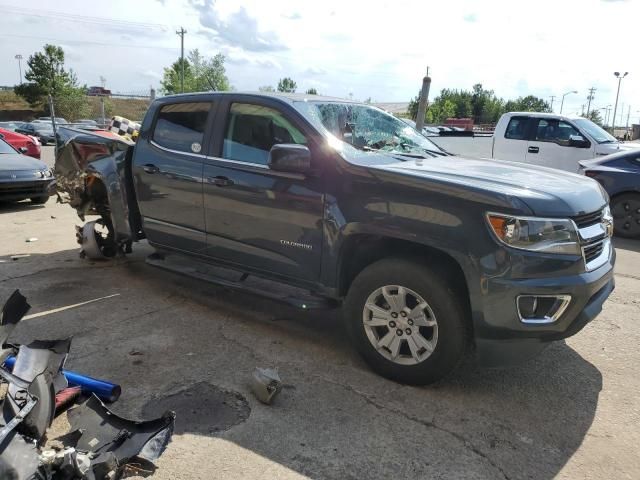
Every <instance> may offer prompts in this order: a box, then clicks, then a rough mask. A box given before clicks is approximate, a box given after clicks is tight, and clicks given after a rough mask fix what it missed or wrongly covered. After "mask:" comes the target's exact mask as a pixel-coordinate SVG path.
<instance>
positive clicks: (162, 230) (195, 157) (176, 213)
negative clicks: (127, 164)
mask: <svg viewBox="0 0 640 480" xmlns="http://www.w3.org/2000/svg"><path fill="white" fill-rule="evenodd" d="M211 111H212V103H211V102H180V103H169V104H165V105H162V106H161V107H160V109H159V112H158V114H157V117H156V119H155V122H154V126H153V129H152V131H151V132H149V133H148V134H145V136H144V137H143V138H141V139H140V140H139V141H138V143H137V145H136V148H135V154H134V161H133V175H134V184H135V189H136V195H137V198H138V205H139V207H140V214H141V216H142V223H143V228H144V231H145V233H146V235H147V238H148V239H149V241H150V242H152V243H155V244H157V245H162V246H166V247H170V248H172V249H178V250H183V251H187V252H192V253H203V251H204V249H205V246H206V233H205V228H204V205H203V200H202V169H203V166H204V158H205V155H204V152H205V151H206V150H205V148H206V145H204V143H205V142H206V139H205V135H204V133H205V130H206V129H207V124H208V123H209V122H210V117H211V115H212V113H211ZM147 135H148V137H147Z"/></svg>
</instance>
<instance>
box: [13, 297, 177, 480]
mask: <svg viewBox="0 0 640 480" xmlns="http://www.w3.org/2000/svg"><path fill="white" fill-rule="evenodd" d="M30 308H31V307H30V305H29V304H28V303H27V300H26V298H25V297H24V296H23V295H22V294H20V292H19V291H18V290H16V291H15V292H14V293H13V295H11V297H10V298H9V300H8V301H7V302H6V304H5V305H4V307H3V309H2V312H1V314H0V363H1V364H2V367H0V379H1V380H2V381H3V382H5V383H7V384H8V385H7V387H6V393H5V396H4V399H3V400H2V412H1V415H0V478H1V479H11V480H45V479H46V480H72V479H81V480H116V479H118V478H121V476H122V475H123V473H124V472H125V469H126V467H127V465H128V464H129V463H131V462H132V461H135V462H136V463H139V462H145V465H149V468H153V462H154V461H155V460H157V459H158V458H159V457H160V455H161V454H162V453H163V451H164V450H165V448H166V446H167V445H168V443H169V442H170V441H171V437H172V435H173V430H174V424H175V413H174V412H172V411H168V412H166V413H164V414H163V415H162V416H160V417H159V418H156V419H153V420H148V421H133V420H128V419H125V418H122V417H119V416H118V415H116V414H114V413H113V412H111V411H110V410H109V409H108V408H107V407H106V406H105V404H104V403H103V402H102V401H101V400H100V398H98V396H97V395H96V394H95V393H91V394H90V395H87V393H89V392H93V391H94V390H95V389H97V390H98V391H100V388H102V387H105V388H109V387H110V388H112V390H111V391H112V393H113V394H114V395H112V396H109V395H107V394H106V393H105V392H103V393H104V395H103V397H105V398H107V399H108V400H116V399H117V397H118V396H119V394H120V391H119V387H117V386H114V385H113V384H111V383H109V382H104V381H101V380H96V379H91V378H89V377H85V376H83V375H80V374H75V373H73V372H67V371H66V370H63V366H64V364H65V361H66V359H67V355H68V353H69V349H70V347H71V338H66V339H62V340H34V341H33V342H31V343H30V344H28V345H16V344H12V343H10V342H9V336H10V335H11V332H12V331H13V329H14V328H15V327H16V325H17V324H18V322H19V321H20V320H21V319H22V318H23V317H24V316H25V314H26V313H27V311H28V310H29V309H30ZM83 381H84V382H85V384H82V382H83ZM86 382H88V383H86ZM70 385H71V387H70ZM73 385H75V386H73ZM115 387H117V388H115ZM114 388H115V391H114V390H113V389H114ZM77 401H80V403H78V404H77V405H73V406H71V407H70V409H69V410H68V411H67V417H68V420H69V423H70V425H71V431H70V432H69V433H68V434H66V435H64V436H62V437H59V438H58V439H57V440H58V441H57V442H56V443H55V445H51V446H49V447H47V446H45V439H46V434H47V429H48V428H49V427H50V426H51V423H52V422H53V419H54V418H55V416H56V415H58V414H60V413H62V412H63V411H64V410H65V408H67V407H69V406H70V404H73V403H75V402H77Z"/></svg>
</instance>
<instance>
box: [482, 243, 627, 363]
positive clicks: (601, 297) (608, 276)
mask: <svg viewBox="0 0 640 480" xmlns="http://www.w3.org/2000/svg"><path fill="white" fill-rule="evenodd" d="M615 258H616V256H615V250H613V249H611V255H610V257H609V259H608V260H607V261H606V263H604V264H603V265H601V266H600V267H599V268H597V269H595V270H593V271H590V272H584V271H583V272H581V273H575V274H572V275H571V274H569V275H566V276H560V277H549V276H545V275H544V269H541V270H538V272H536V273H537V274H536V275H533V276H532V277H530V278H516V279H514V278H509V277H508V276H506V275H505V276H498V277H493V278H488V279H485V281H484V282H485V284H484V288H483V290H484V293H485V295H483V311H482V318H481V319H480V320H478V321H476V322H475V323H474V333H475V344H476V354H477V360H478V362H479V363H481V364H483V365H485V366H498V365H504V364H514V363H520V362H522V361H524V360H527V359H528V358H530V357H532V356H534V355H536V354H537V353H539V352H540V351H541V350H542V349H544V348H545V347H546V346H547V345H548V344H549V342H551V341H554V340H560V339H563V338H567V337H570V336H571V335H575V334H576V333H578V332H579V331H580V330H582V328H584V327H585V326H586V325H587V324H588V323H589V322H590V321H591V320H593V319H594V318H596V317H597V316H598V314H599V313H600V311H601V310H602V305H603V304H604V302H605V301H606V300H607V298H608V297H609V295H610V294H611V292H612V291H613V289H614V288H615V280H614V277H613V267H614V264H615ZM547 266H548V267H549V266H550V265H547ZM558 270H560V269H558ZM570 270H571V269H570ZM549 273H550V274H551V273H552V272H549ZM567 273H569V272H567ZM519 295H541V296H543V295H569V296H571V302H570V303H569V305H568V307H567V308H566V310H565V311H564V313H562V315H561V316H560V317H559V318H558V319H557V320H556V321H555V322H552V323H546V324H528V323H524V322H523V321H522V320H521V319H520V316H519V314H518V311H517V308H516V301H517V297H518V296H519Z"/></svg>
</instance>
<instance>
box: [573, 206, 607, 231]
mask: <svg viewBox="0 0 640 480" xmlns="http://www.w3.org/2000/svg"><path fill="white" fill-rule="evenodd" d="M573 221H574V222H575V223H576V225H577V227H578V228H584V227H589V226H591V225H595V224H596V223H600V222H601V221H602V210H599V211H597V212H592V213H587V214H585V215H578V216H577V217H573Z"/></svg>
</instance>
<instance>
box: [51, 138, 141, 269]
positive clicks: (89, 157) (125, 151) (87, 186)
mask: <svg viewBox="0 0 640 480" xmlns="http://www.w3.org/2000/svg"><path fill="white" fill-rule="evenodd" d="M133 145H134V143H133V142H131V141H128V140H126V139H124V138H122V137H119V136H117V135H115V134H111V133H109V132H103V133H102V134H97V133H90V132H86V131H82V130H76V129H73V128H65V127H61V128H59V130H58V148H57V154H56V162H55V176H56V181H57V193H58V198H59V200H60V201H61V202H62V203H68V204H69V205H71V206H72V207H73V208H75V209H76V211H77V212H78V216H79V217H80V218H81V219H82V220H83V221H84V220H85V216H86V215H98V216H100V219H99V220H98V221H96V223H95V224H94V225H96V226H98V225H101V226H102V227H103V229H102V230H103V231H102V232H101V231H100V229H99V228H97V229H96V230H94V231H95V238H91V242H92V243H93V244H95V243H97V244H98V245H99V252H98V253H99V254H101V255H102V256H103V257H110V256H114V255H115V254H116V253H117V252H118V251H123V252H124V251H127V252H128V251H130V247H131V242H132V241H133V240H135V238H134V237H135V234H136V228H135V227H133V228H132V226H131V221H130V218H131V215H130V214H131V212H130V208H129V207H130V202H129V198H130V197H131V195H133V192H130V191H129V190H128V188H127V165H128V163H129V162H130V160H131V155H132V153H133ZM80 230H82V228H80ZM86 238H87V237H86V236H84V237H83V235H81V234H79V235H78V241H79V242H80V243H81V245H82V244H83V241H85V240H86ZM93 250H95V249H92V251H93ZM90 255H91V256H94V255H93V254H92V253H90Z"/></svg>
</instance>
